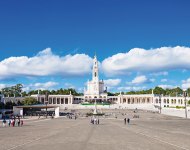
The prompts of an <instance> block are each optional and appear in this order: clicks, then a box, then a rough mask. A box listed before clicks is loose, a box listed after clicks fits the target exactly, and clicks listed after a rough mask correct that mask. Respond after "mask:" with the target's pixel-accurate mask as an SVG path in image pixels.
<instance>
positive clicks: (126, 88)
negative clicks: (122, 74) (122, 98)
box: [117, 86, 146, 91]
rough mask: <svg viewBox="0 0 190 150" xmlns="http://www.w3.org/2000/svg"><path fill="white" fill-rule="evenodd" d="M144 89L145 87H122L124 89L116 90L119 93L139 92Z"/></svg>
mask: <svg viewBox="0 0 190 150" xmlns="http://www.w3.org/2000/svg"><path fill="white" fill-rule="evenodd" d="M144 89H146V87H145V86H140V87H139V86H124V87H118V88H117V90H119V91H139V90H144Z"/></svg>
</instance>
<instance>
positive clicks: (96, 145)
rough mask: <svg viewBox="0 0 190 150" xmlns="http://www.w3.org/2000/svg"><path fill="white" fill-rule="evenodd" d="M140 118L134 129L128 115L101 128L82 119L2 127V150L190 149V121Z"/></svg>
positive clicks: (145, 115) (102, 123) (143, 114)
mask: <svg viewBox="0 0 190 150" xmlns="http://www.w3.org/2000/svg"><path fill="white" fill-rule="evenodd" d="M124 112H125V111H124ZM127 113H128V112H127ZM128 115H129V116H130V115H132V114H128ZM138 115H140V118H136V119H131V123H130V125H124V122H123V118H124V117H126V116H127V115H126V116H122V115H118V118H117V119H115V118H114V117H108V118H100V124H99V125H92V124H90V118H84V117H81V118H78V119H77V120H74V119H72V120H71V119H67V118H58V119H42V120H32V121H26V122H25V123H24V126H23V127H6V128H2V127H0V137H1V138H0V150H189V149H190V120H189V119H188V120H185V119H182V118H178V117H169V116H165V115H160V114H153V113H150V112H138ZM127 117H128V116H127Z"/></svg>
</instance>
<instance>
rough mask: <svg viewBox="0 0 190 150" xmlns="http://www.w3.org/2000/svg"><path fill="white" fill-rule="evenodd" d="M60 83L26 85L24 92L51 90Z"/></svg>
mask: <svg viewBox="0 0 190 150" xmlns="http://www.w3.org/2000/svg"><path fill="white" fill-rule="evenodd" d="M58 84H59V83H57V82H52V81H49V82H44V83H40V82H38V83H34V84H29V85H24V87H23V91H30V90H38V89H39V90H50V89H52V88H53V87H55V86H57V85H58Z"/></svg>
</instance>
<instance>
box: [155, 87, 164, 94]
mask: <svg viewBox="0 0 190 150" xmlns="http://www.w3.org/2000/svg"><path fill="white" fill-rule="evenodd" d="M154 94H159V95H161V94H163V95H166V91H165V90H164V89H163V88H161V87H158V86H157V87H155V89H154Z"/></svg>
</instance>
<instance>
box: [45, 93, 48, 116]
mask: <svg viewBox="0 0 190 150" xmlns="http://www.w3.org/2000/svg"><path fill="white" fill-rule="evenodd" d="M48 96H49V95H48V93H47V92H46V95H45V104H46V118H47V104H48Z"/></svg>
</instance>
